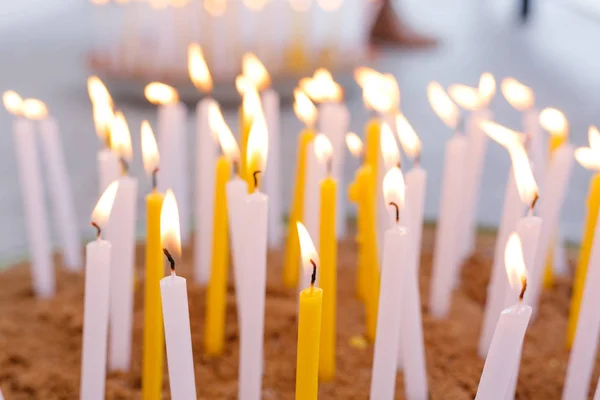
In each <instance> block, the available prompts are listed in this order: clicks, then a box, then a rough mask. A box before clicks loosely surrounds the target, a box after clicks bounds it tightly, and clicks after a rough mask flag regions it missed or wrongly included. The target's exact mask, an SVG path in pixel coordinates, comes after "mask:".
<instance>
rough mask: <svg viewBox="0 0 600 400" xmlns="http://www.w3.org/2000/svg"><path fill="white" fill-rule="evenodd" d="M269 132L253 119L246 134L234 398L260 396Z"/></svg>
mask: <svg viewBox="0 0 600 400" xmlns="http://www.w3.org/2000/svg"><path fill="white" fill-rule="evenodd" d="M268 146H269V136H268V132H267V126H266V121H265V120H264V118H261V117H258V118H255V119H254V122H253V124H252V129H251V130H250V134H249V137H248V147H247V151H248V154H247V167H248V171H247V175H248V176H251V177H252V179H253V186H254V190H253V193H252V194H250V195H248V196H247V198H246V201H245V204H244V208H245V215H244V223H245V225H246V226H247V229H246V231H245V235H244V255H245V258H246V260H245V261H246V264H245V265H247V266H248V268H247V270H246V271H244V273H243V283H242V285H243V286H244V289H243V290H242V294H243V295H244V303H245V305H244V309H243V312H244V314H243V318H242V329H241V336H240V364H239V377H240V382H239V388H238V399H241V400H259V399H261V397H262V376H263V343H264V321H265V295H266V283H267V282H266V280H267V224H268V222H267V221H268V203H269V198H268V196H267V195H265V194H263V193H261V192H260V190H259V187H260V185H259V182H260V175H262V174H263V173H264V171H265V168H266V163H267V152H268Z"/></svg>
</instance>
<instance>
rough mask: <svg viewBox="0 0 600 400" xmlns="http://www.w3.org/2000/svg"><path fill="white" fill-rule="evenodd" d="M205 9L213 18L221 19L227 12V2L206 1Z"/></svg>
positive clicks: (221, 0)
mask: <svg viewBox="0 0 600 400" xmlns="http://www.w3.org/2000/svg"><path fill="white" fill-rule="evenodd" d="M204 9H205V10H206V11H207V12H208V13H209V14H210V15H212V16H213V17H220V16H221V15H223V14H225V11H226V10H227V0H204Z"/></svg>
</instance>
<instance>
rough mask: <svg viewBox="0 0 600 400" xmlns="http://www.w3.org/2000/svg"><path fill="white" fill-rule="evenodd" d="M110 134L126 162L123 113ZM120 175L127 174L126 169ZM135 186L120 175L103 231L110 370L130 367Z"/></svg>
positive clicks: (128, 152) (126, 132)
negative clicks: (107, 245)
mask: <svg viewBox="0 0 600 400" xmlns="http://www.w3.org/2000/svg"><path fill="white" fill-rule="evenodd" d="M111 132H112V136H111V139H112V142H113V147H114V149H115V152H116V153H117V154H119V157H121V159H122V160H123V162H124V163H130V162H131V155H132V153H131V137H130V135H129V128H128V127H127V122H126V121H125V117H124V116H123V114H120V113H117V115H116V117H115V121H114V122H113V125H112V129H111ZM123 172H124V173H127V168H124V171H123ZM137 186H138V182H137V179H136V178H133V177H130V176H127V175H123V176H121V178H120V179H119V190H118V191H117V195H116V198H115V202H114V204H113V208H112V212H111V215H110V220H109V222H108V226H107V229H106V238H107V240H108V241H109V242H110V243H111V244H112V252H111V261H110V269H111V271H110V330H109V335H110V346H109V357H108V368H109V370H110V371H115V370H122V371H128V370H129V368H130V366H131V365H130V364H131V340H132V337H131V334H132V328H133V275H134V272H133V269H134V265H135V221H136V198H137Z"/></svg>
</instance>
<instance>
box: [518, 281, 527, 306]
mask: <svg viewBox="0 0 600 400" xmlns="http://www.w3.org/2000/svg"><path fill="white" fill-rule="evenodd" d="M521 284H522V287H521V293H519V303H520V302H522V301H523V296H525V290H527V278H525V277H523V278H522V279H521Z"/></svg>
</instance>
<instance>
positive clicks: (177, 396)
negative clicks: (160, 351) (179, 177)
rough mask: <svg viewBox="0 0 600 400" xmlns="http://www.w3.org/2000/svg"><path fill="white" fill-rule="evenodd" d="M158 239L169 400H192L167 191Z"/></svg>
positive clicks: (182, 288) (185, 312)
mask: <svg viewBox="0 0 600 400" xmlns="http://www.w3.org/2000/svg"><path fill="white" fill-rule="evenodd" d="M160 229H161V238H162V243H163V247H164V251H165V255H167V259H168V261H169V263H170V265H171V275H170V276H167V277H165V278H163V279H161V280H160V294H161V300H162V312H163V322H164V326H165V343H166V347H167V367H168V369H169V384H170V388H171V398H172V399H173V400H188V399H195V398H196V380H195V378H194V359H193V353H192V335H191V332H190V311H189V306H188V297H187V282H186V279H185V278H183V277H181V276H177V274H176V273H175V263H176V260H178V259H180V258H181V240H180V236H179V235H180V230H179V213H178V210H177V201H176V200H175V196H174V194H173V192H172V191H171V190H167V193H166V194H165V200H164V202H163V207H162V211H161V213H160Z"/></svg>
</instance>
